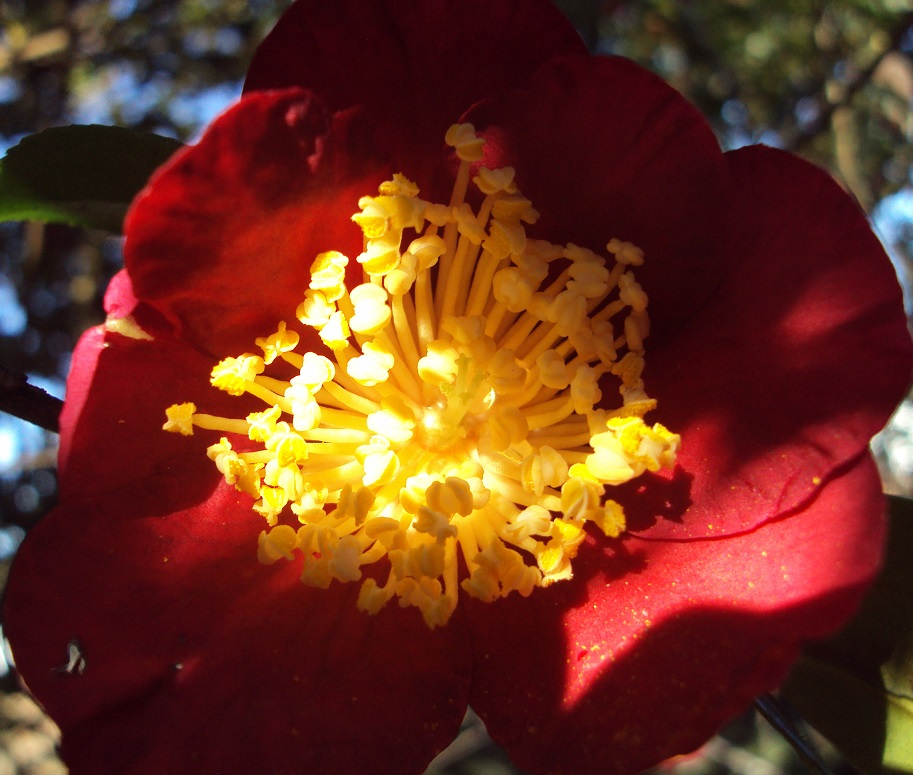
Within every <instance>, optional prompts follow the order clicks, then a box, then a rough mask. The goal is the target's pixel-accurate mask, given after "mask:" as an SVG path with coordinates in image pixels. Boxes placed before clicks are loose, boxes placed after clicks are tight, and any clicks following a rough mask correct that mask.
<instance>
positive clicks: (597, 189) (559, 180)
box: [467, 57, 728, 325]
mask: <svg viewBox="0 0 913 775" xmlns="http://www.w3.org/2000/svg"><path fill="white" fill-rule="evenodd" d="M467 119H468V120H471V121H473V122H474V123H475V125H476V126H477V127H478V128H480V129H481V133H482V134H483V135H484V136H485V138H486V141H487V144H486V146H485V157H484V160H483V162H484V164H485V165H486V166H488V167H501V166H507V165H510V166H513V167H515V168H516V171H517V183H518V185H519V187H520V189H521V191H522V192H523V194H524V195H525V196H527V197H529V198H530V199H531V200H532V202H533V204H534V205H535V207H536V209H537V210H539V211H540V212H541V213H542V217H541V219H540V220H539V222H538V223H537V224H536V226H535V227H533V228H531V229H530V233H531V234H533V235H535V236H539V237H544V238H546V239H550V240H552V241H554V242H560V243H562V244H563V243H566V242H573V243H575V244H578V245H584V246H586V247H588V248H591V249H592V250H596V251H599V252H602V253H604V252H605V246H606V243H608V241H609V240H610V239H612V238H613V237H617V238H618V239H622V240H628V241H630V242H633V243H635V244H636V245H638V246H639V247H641V248H642V249H643V250H644V251H645V253H646V258H647V261H646V263H645V264H644V266H643V267H642V268H638V270H637V278H638V280H639V281H640V282H641V284H642V285H643V286H644V288H645V289H647V290H648V292H649V294H650V302H651V304H650V312H651V318H655V319H654V320H653V322H654V325H658V324H661V323H662V321H667V320H669V319H672V320H678V319H681V318H682V317H685V316H686V315H687V314H689V313H690V312H692V311H693V310H694V309H696V308H697V307H698V306H699V305H700V303H701V301H702V300H703V298H704V297H705V296H706V295H707V294H708V293H709V292H710V291H711V290H712V288H713V286H714V284H715V275H716V274H717V272H718V271H719V268H718V265H717V264H718V257H717V256H715V255H714V254H712V253H708V251H707V250H706V245H707V244H708V242H709V241H711V240H712V239H713V237H714V234H715V233H716V232H717V230H718V228H719V223H718V215H719V212H720V210H721V208H722V206H723V201H724V200H723V194H724V187H725V186H726V185H727V184H728V180H727V174H726V169H725V163H724V160H723V156H722V154H721V153H720V149H719V145H718V144H717V141H716V138H715V137H714V135H713V132H712V131H711V129H710V127H709V125H708V124H707V122H706V121H705V120H704V119H703V117H702V116H701V115H700V114H699V113H698V112H697V110H696V109H695V108H694V106H692V105H691V104H690V103H689V102H687V101H686V100H685V99H684V98H683V97H682V96H681V95H680V94H678V93H677V92H676V91H674V90H673V89H672V88H671V87H669V86H668V85H667V84H666V83H664V82H663V81H662V80H661V79H659V78H658V77H656V76H655V75H653V74H652V73H649V72H648V71H646V70H644V69H642V68H640V67H638V66H637V65H635V64H633V63H632V62H629V61H628V60H626V59H620V58H616V57H613V58H591V57H568V58H564V59H560V60H556V61H553V62H550V63H549V64H548V65H547V66H546V67H544V68H543V69H542V70H540V71H539V73H537V75H536V76H535V77H534V78H533V79H531V80H530V81H529V83H528V84H526V85H525V86H524V87H523V88H522V89H518V90H517V91H515V92H512V93H511V94H509V95H508V96H507V97H506V98H504V99H497V100H492V101H490V102H488V103H485V104H483V105H481V106H479V108H477V109H476V110H473V111H470V113H469V114H468V116H467ZM530 127H534V128H535V130H534V131H530Z"/></svg>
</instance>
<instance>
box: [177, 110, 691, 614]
mask: <svg viewBox="0 0 913 775" xmlns="http://www.w3.org/2000/svg"><path fill="white" fill-rule="evenodd" d="M446 142H447V143H448V144H449V145H450V146H451V147H452V148H453V149H454V152H455V155H456V157H457V158H458V159H459V161H460V166H459V169H458V172H457V175H456V179H455V184H454V190H453V193H452V195H451V198H450V201H449V202H448V203H447V204H442V203H436V202H430V201H426V200H424V199H422V198H421V197H420V196H419V193H420V192H419V189H418V187H417V186H416V185H415V184H414V183H413V182H412V181H410V180H408V179H407V178H405V177H404V176H403V175H400V174H397V175H394V176H393V178H392V180H389V181H386V182H384V183H382V184H381V185H380V187H379V189H378V195H377V196H364V197H362V198H361V200H360V201H359V212H358V213H356V214H355V215H354V216H353V217H352V220H353V222H354V224H353V228H358V229H360V230H361V232H362V235H363V251H362V253H361V254H360V255H358V256H354V257H353V259H351V260H350V258H349V257H347V256H345V255H343V254H342V253H339V252H337V251H333V250H329V251H327V252H324V253H321V254H319V255H318V256H316V257H315V259H314V261H313V264H312V267H311V280H310V284H309V286H308V288H304V289H302V301H301V303H300V304H299V306H298V308H297V310H295V311H294V312H295V318H294V319H292V318H291V317H289V318H287V319H286V320H284V321H282V322H280V323H278V325H277V327H276V329H275V330H274V331H272V332H269V331H267V332H252V341H253V342H254V345H255V346H256V347H259V348H260V350H261V351H262V355H256V354H252V353H242V354H240V355H238V356H237V357H231V358H226V359H224V360H223V361H221V362H220V363H218V364H217V365H216V366H215V367H214V368H213V370H212V378H211V383H212V385H213V386H214V387H215V388H218V389H219V390H223V391H226V392H228V393H229V394H231V395H234V396H241V395H244V394H250V395H252V396H255V397H256V398H258V399H259V400H261V401H262V402H263V404H264V408H263V409H262V410H261V411H257V412H253V413H251V414H249V415H247V416H246V417H245V418H244V419H230V418H220V417H214V416H212V415H208V414H202V413H199V412H198V411H197V407H196V406H195V405H194V404H191V403H178V404H175V405H174V406H171V407H169V408H168V409H167V411H166V417H167V421H166V422H165V425H164V429H165V430H167V431H171V432H175V433H180V434H184V435H191V434H193V433H194V429H195V428H199V429H201V430H205V431H207V432H216V433H214V434H213V435H214V438H213V441H212V443H211V444H210V446H209V447H208V449H207V451H206V454H207V455H208V456H209V458H210V459H211V460H212V461H213V463H214V464H215V466H216V467H217V469H218V471H219V472H220V473H221V475H222V476H223V477H224V479H225V482H226V483H227V484H228V485H231V486H233V487H235V488H236V489H237V490H239V491H240V492H242V493H245V494H246V495H248V496H250V498H251V500H252V505H251V508H252V510H253V511H254V512H255V513H256V514H258V515H260V517H262V518H263V520H264V529H263V532H262V533H261V535H260V541H259V546H257V547H252V550H251V554H252V556H253V554H254V553H256V556H257V558H258V559H259V561H260V562H261V563H264V564H267V565H270V564H273V563H276V562H286V561H293V562H298V563H300V568H301V581H302V583H304V584H305V585H308V586H314V587H319V588H326V587H328V586H329V585H330V584H332V583H336V582H339V583H358V584H360V593H359V596H358V607H359V608H360V609H361V610H362V611H365V612H367V613H369V614H376V613H378V612H379V611H380V610H381V609H382V608H384V607H385V606H386V605H387V603H389V602H390V601H391V600H394V599H395V600H396V601H397V602H398V604H399V605H400V606H402V607H404V608H416V609H418V611H419V613H420V614H421V616H422V617H423V618H424V621H425V622H426V623H427V625H428V626H429V627H437V626H441V625H444V624H445V623H446V622H447V621H448V620H449V619H450V617H451V616H452V614H453V612H454V610H455V609H456V606H457V603H458V600H459V598H460V597H461V596H462V595H469V596H470V597H475V598H477V599H479V600H482V601H486V602H493V601H495V600H497V599H499V598H502V597H505V596H507V595H509V594H511V593H513V592H516V593H517V594H519V595H521V596H523V597H526V596H528V595H530V594H532V593H533V591H534V590H535V589H536V588H537V587H545V586H548V585H550V584H553V583H557V582H560V581H563V580H566V579H569V578H571V577H572V576H573V563H574V558H575V556H576V554H577V552H578V549H579V547H580V545H581V544H582V543H583V541H584V540H585V539H586V537H587V535H588V534H589V533H592V532H593V531H596V532H597V534H601V535H602V536H604V538H605V539H607V540H617V539H618V538H619V537H620V536H621V535H622V534H623V533H624V531H625V513H624V508H623V506H622V504H621V503H619V502H618V501H617V500H615V499H613V498H612V497H610V496H611V488H613V487H617V486H618V485H621V484H624V483H625V482H628V481H631V480H632V479H634V478H636V477H638V476H641V475H642V474H643V473H644V472H655V471H659V470H660V469H671V468H672V467H673V466H674V465H675V459H676V453H677V451H678V448H679V444H680V438H679V436H678V435H676V434H675V433H673V432H671V431H669V430H668V429H667V428H665V427H664V426H663V425H661V424H659V423H655V424H652V425H650V424H648V423H647V422H645V420H644V416H645V415H646V414H647V413H648V412H651V411H653V410H655V409H656V408H657V405H656V401H655V400H653V399H652V398H650V397H649V395H648V394H647V392H646V389H645V385H644V380H643V373H644V367H645V349H644V340H645V339H646V338H647V336H648V335H649V317H648V314H647V306H648V298H647V295H646V292H645V291H644V289H643V288H642V287H641V286H640V284H639V283H638V282H637V280H636V279H635V277H634V274H633V269H634V268H636V267H638V266H640V265H642V264H643V262H644V254H643V251H641V250H640V249H639V248H638V247H637V246H635V245H632V244H631V243H629V242H623V241H621V240H620V239H617V238H614V237H613V238H611V239H610V241H609V242H608V243H607V244H606V246H605V251H604V252H603V253H597V252H595V251H593V250H591V249H589V248H586V247H582V246H579V245H575V244H572V243H569V244H566V245H556V244H552V243H550V242H546V241H543V240H537V239H532V238H530V237H528V236H527V231H526V230H527V228H528V227H529V226H532V225H534V224H535V223H536V220H537V219H538V217H539V213H538V212H537V211H536V210H535V209H534V207H533V205H532V203H531V202H530V201H529V200H528V199H526V198H525V197H524V196H523V195H522V193H521V192H520V190H519V188H518V183H517V181H516V173H515V170H513V169H512V168H502V169H487V168H486V167H484V166H480V161H481V159H482V158H483V150H484V139H483V138H482V137H480V136H479V135H478V134H477V133H476V132H475V129H474V128H473V127H472V125H470V124H459V125H454V126H453V127H451V129H450V130H449V131H448V132H447V135H446ZM607 236H611V235H607ZM353 262H354V264H353ZM350 264H353V265H360V267H361V275H362V278H361V283H360V284H355V285H352V286H351V287H350V286H349V285H347V282H351V277H352V271H351V270H348V271H347V267H349V265H350ZM308 329H311V330H312V331H311V333H308ZM256 333H259V334H264V335H263V336H259V337H255V336H254V334H256ZM303 341H310V342H320V343H321V345H318V346H317V347H318V349H319V350H320V352H313V351H302V350H303V348H302V346H301V342H303ZM280 363H284V364H285V365H284V366H283V371H281V372H279V373H280V374H282V377H283V378H279V377H278V376H275V377H273V376H269V374H267V371H268V370H269V368H268V367H271V366H272V365H273V364H276V365H277V366H278V365H279V364H280ZM289 365H290V366H291V372H292V373H293V374H294V376H292V377H291V378H288V374H289V371H290V369H289ZM273 371H274V372H275V371H276V367H275V366H274V367H273ZM286 378H288V380H287V381H286ZM588 525H589V526H591V527H589V528H588V527H587V526H588Z"/></svg>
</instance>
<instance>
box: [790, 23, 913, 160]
mask: <svg viewBox="0 0 913 775" xmlns="http://www.w3.org/2000/svg"><path fill="white" fill-rule="evenodd" d="M911 27H913V13H907V14H904V15H903V16H902V17H901V19H900V22H899V23H898V25H897V26H896V27H895V28H894V30H893V32H892V33H891V40H890V42H889V43H888V45H887V46H886V47H885V48H884V50H883V51H882V52H881V53H880V54H879V55H878V56H876V57H875V59H874V60H873V61H872V62H871V63H870V64H869V66H868V67H867V68H865V70H862V71H861V72H860V73H859V74H858V75H857V76H856V77H855V78H854V79H853V80H852V81H850V82H849V83H847V84H846V85H845V86H844V87H843V90H842V93H841V95H840V98H839V99H834V100H827V99H825V100H824V101H825V103H826V104H825V106H824V107H823V108H822V109H821V112H820V113H819V114H818V116H817V117H816V118H815V120H814V121H812V122H810V123H809V124H808V125H807V126H805V127H803V128H802V129H800V130H798V131H797V132H795V133H794V134H793V135H792V137H789V136H787V137H786V138H785V140H784V143H783V147H784V148H785V149H786V150H788V151H793V152H796V151H798V150H800V149H802V148H803V147H805V146H806V145H808V143H810V142H811V141H812V140H814V139H815V137H817V136H818V135H819V134H821V132H823V131H824V130H826V129H827V128H828V127H829V126H830V125H831V120H832V118H833V116H834V113H836V112H837V111H838V110H839V109H840V108H843V107H846V106H847V105H849V103H850V101H851V100H852V99H853V97H854V96H855V95H856V93H857V92H858V91H859V90H860V89H861V88H862V87H863V86H865V85H866V84H867V83H868V82H869V81H870V80H871V79H872V75H873V74H874V73H875V71H876V70H877V69H878V65H880V64H881V62H882V60H883V59H884V58H885V57H886V56H887V55H888V54H890V53H891V52H892V51H897V50H898V49H899V48H900V44H901V42H902V41H903V39H904V36H905V35H906V34H907V32H909V31H910V29H911ZM826 87H827V84H824V85H823V88H824V89H826Z"/></svg>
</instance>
